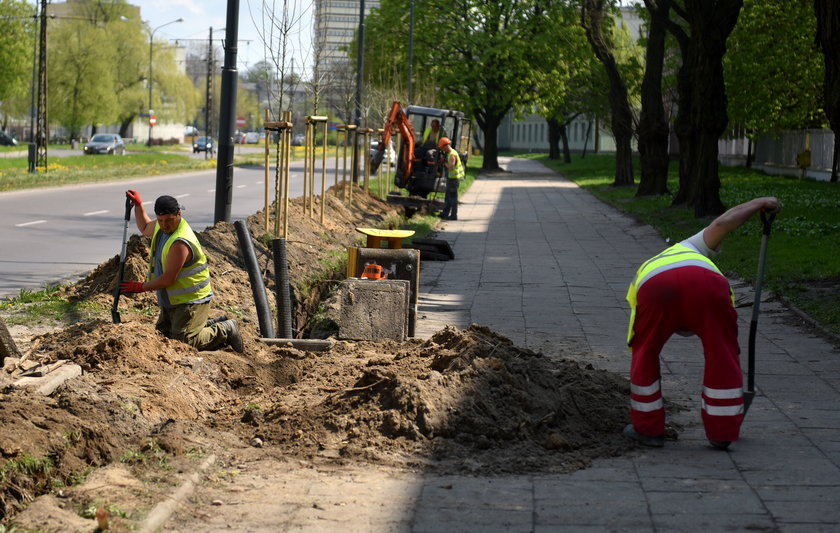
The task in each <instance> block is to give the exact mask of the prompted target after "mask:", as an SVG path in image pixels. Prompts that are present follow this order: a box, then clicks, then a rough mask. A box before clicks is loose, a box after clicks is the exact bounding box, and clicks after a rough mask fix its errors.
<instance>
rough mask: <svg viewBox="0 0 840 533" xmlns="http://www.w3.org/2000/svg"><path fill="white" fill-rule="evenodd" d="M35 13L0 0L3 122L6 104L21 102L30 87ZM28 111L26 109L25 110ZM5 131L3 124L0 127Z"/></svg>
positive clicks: (25, 6)
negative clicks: (10, 101) (14, 101)
mask: <svg viewBox="0 0 840 533" xmlns="http://www.w3.org/2000/svg"><path fill="white" fill-rule="evenodd" d="M34 15H35V9H34V7H33V6H31V5H29V4H27V3H26V2H23V1H21V0H0V20H2V21H3V31H2V32H0V111H3V120H4V122H5V121H6V120H7V118H8V114H9V112H10V111H17V109H10V108H11V107H13V106H10V105H9V104H8V103H7V101H9V100H10V99H12V100H23V97H24V96H25V95H29V94H30V93H29V91H30V85H31V83H32V47H33V44H34V39H35V38H36V35H37V32H36V31H35V29H36V23H35V18H34ZM27 107H28V106H27ZM3 129H6V124H5V123H4V124H3Z"/></svg>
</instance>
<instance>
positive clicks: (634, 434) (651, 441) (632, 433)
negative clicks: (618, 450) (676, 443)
mask: <svg viewBox="0 0 840 533" xmlns="http://www.w3.org/2000/svg"><path fill="white" fill-rule="evenodd" d="M622 433H624V436H625V437H628V438H630V439H633V440H635V441H636V442H639V443H641V444H644V445H645V446H651V447H653V448H661V447H663V446H665V436H664V435H659V436H658V437H654V436H651V435H642V434H641V433H639V432H638V431H636V428H634V427H633V424H627V426H625V427H624V431H623V432H622Z"/></svg>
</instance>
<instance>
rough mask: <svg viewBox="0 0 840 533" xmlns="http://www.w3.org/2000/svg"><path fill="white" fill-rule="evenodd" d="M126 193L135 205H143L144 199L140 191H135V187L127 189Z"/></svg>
mask: <svg viewBox="0 0 840 533" xmlns="http://www.w3.org/2000/svg"><path fill="white" fill-rule="evenodd" d="M125 195H126V196H127V197H128V199H129V200H131V201H132V202H134V205H143V199H142V198H140V193H139V192H137V191H135V190H134V189H129V190H127V191H125Z"/></svg>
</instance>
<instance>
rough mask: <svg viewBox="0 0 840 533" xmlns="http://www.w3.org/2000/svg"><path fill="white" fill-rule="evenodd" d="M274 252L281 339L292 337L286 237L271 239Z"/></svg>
mask: <svg viewBox="0 0 840 533" xmlns="http://www.w3.org/2000/svg"><path fill="white" fill-rule="evenodd" d="M271 251H272V253H273V254H274V279H275V280H276V281H277V295H276V299H277V322H278V324H277V326H278V327H277V329H279V330H280V336H281V338H283V339H291V338H293V337H292V297H291V290H290V288H289V287H290V285H289V262H288V260H287V259H286V239H274V240H272V241H271Z"/></svg>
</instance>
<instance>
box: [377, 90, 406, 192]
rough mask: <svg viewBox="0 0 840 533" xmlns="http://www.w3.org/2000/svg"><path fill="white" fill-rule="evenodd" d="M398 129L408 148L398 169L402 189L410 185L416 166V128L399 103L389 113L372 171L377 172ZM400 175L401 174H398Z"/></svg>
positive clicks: (398, 163) (403, 153) (392, 106)
mask: <svg viewBox="0 0 840 533" xmlns="http://www.w3.org/2000/svg"><path fill="white" fill-rule="evenodd" d="M395 128H396V129H397V130H398V131H399V132H400V135H402V138H403V139H404V140H405V143H406V146H405V149H404V150H402V155H403V161H398V162H397V165H398V168H400V169H401V170H402V176H401V177H402V179H401V180H400V183H399V184H398V185H399V186H400V187H405V185H406V183H408V178H410V177H411V171H412V166H413V165H414V127H413V126H412V125H411V121H410V120H408V115H406V114H405V111H403V109H402V106H401V105H400V102H399V101H394V103H393V104H391V111H390V112H389V113H388V118H387V119H386V120H385V128H384V129H385V133H384V134H383V136H382V142H381V143H379V148H378V151H377V153H376V155H375V156H374V158H373V163H372V165H371V171H372V172H375V171H376V169H377V168H379V164H380V163H381V162H382V159H383V158H384V157H385V150H386V148H387V147H388V146H389V144H388V143H389V142H390V140H391V133H392V131H393V130H394V129H395ZM398 174H399V172H398Z"/></svg>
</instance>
